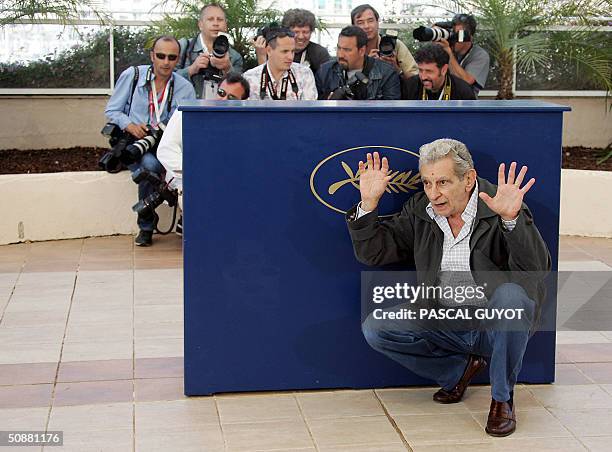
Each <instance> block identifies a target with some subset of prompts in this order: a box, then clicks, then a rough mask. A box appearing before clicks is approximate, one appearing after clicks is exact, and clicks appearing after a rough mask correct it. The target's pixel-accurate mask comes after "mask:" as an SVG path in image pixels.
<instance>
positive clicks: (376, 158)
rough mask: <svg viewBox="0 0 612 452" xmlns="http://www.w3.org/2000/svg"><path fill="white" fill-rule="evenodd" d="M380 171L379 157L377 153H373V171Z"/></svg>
mask: <svg viewBox="0 0 612 452" xmlns="http://www.w3.org/2000/svg"><path fill="white" fill-rule="evenodd" d="M379 169H380V155H379V154H378V152H375V153H374V171H378V170H379Z"/></svg>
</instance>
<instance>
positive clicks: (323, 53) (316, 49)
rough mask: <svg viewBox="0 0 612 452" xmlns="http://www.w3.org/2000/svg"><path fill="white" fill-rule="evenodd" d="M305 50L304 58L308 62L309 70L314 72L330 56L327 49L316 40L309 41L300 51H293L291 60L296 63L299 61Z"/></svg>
mask: <svg viewBox="0 0 612 452" xmlns="http://www.w3.org/2000/svg"><path fill="white" fill-rule="evenodd" d="M304 52H306V60H305V61H309V62H310V70H311V71H312V72H313V73H314V74H316V73H317V71H318V70H319V67H321V65H322V64H323V63H325V62H326V61H328V60H329V59H330V58H331V57H330V56H329V52H328V51H327V49H326V48H325V47H323V46H321V45H319V44H317V43H316V42H312V41H311V42H309V43H308V45H307V46H306V48H305V49H304V50H302V51H301V52H295V56H294V57H293V61H294V62H296V63H300V62H301V61H302V54H303V53H304Z"/></svg>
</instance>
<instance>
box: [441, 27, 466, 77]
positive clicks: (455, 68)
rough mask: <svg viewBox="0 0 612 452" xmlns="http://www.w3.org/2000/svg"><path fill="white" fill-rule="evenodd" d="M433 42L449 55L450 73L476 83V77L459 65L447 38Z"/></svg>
mask: <svg viewBox="0 0 612 452" xmlns="http://www.w3.org/2000/svg"><path fill="white" fill-rule="evenodd" d="M434 27H435V26H434ZM437 28H439V27H437ZM434 44H436V45H438V46H440V47H442V48H443V49H444V51H445V52H446V53H447V54H448V57H449V61H448V68H449V70H450V72H451V74H453V75H454V76H456V77H459V78H460V79H463V80H464V81H466V82H467V83H468V84H469V85H473V84H474V83H476V78H475V77H474V76H473V75H472V74H470V73H469V72H468V71H466V70H465V69H464V68H463V67H461V64H459V61H457V57H456V56H455V52H454V51H453V48H452V47H451V45H450V43H449V42H448V40H446V39H440V40H439V41H434Z"/></svg>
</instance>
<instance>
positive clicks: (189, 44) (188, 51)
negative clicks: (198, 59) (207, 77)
mask: <svg viewBox="0 0 612 452" xmlns="http://www.w3.org/2000/svg"><path fill="white" fill-rule="evenodd" d="M198 36H200V35H198ZM198 36H196V37H194V38H191V39H189V40H188V41H187V49H185V53H184V54H183V56H182V58H181V65H180V67H181V68H185V63H186V62H187V57H189V61H191V53H192V52H193V48H194V47H195V43H196V40H197V39H198ZM191 62H192V63H193V61H191Z"/></svg>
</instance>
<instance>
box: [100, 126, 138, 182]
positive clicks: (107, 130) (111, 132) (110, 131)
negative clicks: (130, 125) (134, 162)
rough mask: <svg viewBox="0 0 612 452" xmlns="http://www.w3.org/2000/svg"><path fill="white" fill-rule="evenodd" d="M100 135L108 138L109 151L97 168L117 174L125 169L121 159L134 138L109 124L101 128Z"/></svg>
mask: <svg viewBox="0 0 612 452" xmlns="http://www.w3.org/2000/svg"><path fill="white" fill-rule="evenodd" d="M101 133H102V135H104V136H105V137H106V138H108V143H109V144H110V147H111V150H110V151H108V152H106V153H105V154H104V155H103V156H102V157H101V158H100V160H99V161H98V166H99V167H100V168H101V169H103V170H105V171H108V172H109V173H118V172H119V171H121V170H123V169H125V167H126V165H125V163H124V161H123V159H122V157H123V155H124V153H125V149H126V148H127V147H128V146H129V145H130V143H132V142H133V141H134V138H133V137H132V135H130V134H129V133H127V132H124V131H123V130H121V128H120V127H119V126H118V125H117V124H113V123H110V122H109V123H107V124H106V125H105V126H104V127H103V128H102V131H101Z"/></svg>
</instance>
